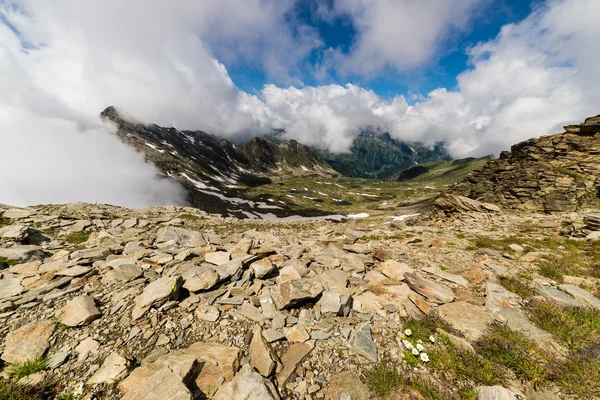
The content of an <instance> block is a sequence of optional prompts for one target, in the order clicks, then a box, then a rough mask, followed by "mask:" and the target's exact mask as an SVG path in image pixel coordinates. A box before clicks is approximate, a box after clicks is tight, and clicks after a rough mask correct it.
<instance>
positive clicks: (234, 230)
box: [0, 203, 600, 400]
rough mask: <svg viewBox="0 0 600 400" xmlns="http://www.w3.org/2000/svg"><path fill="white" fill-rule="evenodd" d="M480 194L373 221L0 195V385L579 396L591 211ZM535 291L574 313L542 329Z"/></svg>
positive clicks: (589, 312)
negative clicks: (479, 199) (550, 209)
mask: <svg viewBox="0 0 600 400" xmlns="http://www.w3.org/2000/svg"><path fill="white" fill-rule="evenodd" d="M480 211H481V212H477V211H472V210H471V211H469V212H465V213H461V214H454V215H453V216H451V217H446V216H443V215H440V214H431V215H429V216H427V217H414V218H412V219H407V220H405V221H397V222H393V223H391V224H384V222H382V221H379V220H367V221H351V222H348V223H334V222H326V221H318V222H306V221H304V222H286V223H282V222H279V223H276V222H269V221H256V220H237V219H234V218H223V217H220V216H215V215H208V214H206V213H204V212H202V211H199V210H197V209H191V208H177V207H154V208H149V209H142V210H129V209H124V208H119V207H111V206H99V205H90V204H83V203H76V204H69V205H65V206H38V207H32V208H27V209H14V208H9V207H0V215H2V217H1V218H0V240H1V241H0V278H1V279H0V354H1V356H0V358H1V359H2V360H3V363H4V365H3V371H2V374H1V379H0V393H2V390H1V387H2V386H1V385H7V384H8V383H7V382H18V385H23V386H18V387H26V386H27V385H33V387H35V388H40V389H39V390H40V393H41V391H42V390H45V392H44V393H50V392H51V393H52V394H45V395H44V396H48V397H43V398H54V396H56V398H60V399H73V398H86V399H117V398H122V399H127V400H132V399H178V400H179V399H182V400H183V399H186V400H187V399H199V398H207V399H221V400H225V399H245V400H249V399H280V398H283V399H336V400H338V399H343V400H348V399H371V398H375V396H376V395H377V396H391V397H392V398H396V399H420V398H424V399H438V398H440V399H445V398H449V399H469V398H476V397H477V396H478V398H479V399H516V398H520V399H523V398H527V399H565V398H598V397H597V396H599V395H600V388H599V387H598V386H599V384H598V381H594V379H595V377H600V366H599V365H598V362H597V361H594V360H595V358H596V357H598V356H599V355H600V340H599V339H600V317H598V316H599V315H600V300H599V299H598V298H597V297H595V296H594V295H597V294H598V277H600V271H599V267H598V261H599V260H600V258H596V255H597V253H594V252H596V251H597V250H598V249H599V247H595V244H594V243H597V242H594V241H593V240H594V239H596V240H597V239H598V237H599V233H600V232H598V231H599V230H600V218H598V217H596V216H594V215H593V213H592V212H589V211H588V212H586V211H581V212H579V213H573V214H562V215H558V216H552V215H542V214H530V215H525V216H523V215H518V214H504V213H501V212H499V210H498V209H496V208H494V207H491V209H488V208H486V207H483V208H481V209H480ZM584 218H585V220H584ZM594 232H595V233H594ZM561 235H563V236H561ZM564 235H568V236H564ZM572 236H578V237H580V239H575V238H573V237H572ZM588 239H589V240H588ZM590 252H591V253H590ZM575 256H577V257H579V258H574V257H575ZM561 260H562V261H564V262H562V261H561ZM555 264H556V265H555ZM571 267H573V268H571ZM575 267H576V268H575ZM561 268H562V269H561ZM544 307H557V308H556V310H560V313H562V312H565V313H567V314H565V315H571V314H568V313H569V312H581V313H584V315H585V318H587V319H584V317H582V319H581V320H576V321H574V323H575V324H576V325H575V326H578V328H577V329H571V330H570V332H562V331H557V330H556V326H558V325H561V324H557V323H556V321H554V320H551V321H549V320H548V319H549V318H553V316H552V313H549V315H542V314H540V311H539V310H543V309H544ZM577 310H579V311H577ZM560 313H554V314H556V315H559V314H560ZM560 315H562V314H560ZM565 318H566V317H565ZM594 318H597V319H594ZM590 321H591V322H590ZM594 321H596V322H597V323H598V324H597V325H594V323H596V322H594ZM572 322H573V321H571V320H568V319H565V322H564V324H563V325H565V326H566V327H567V328H568V327H569V325H568V323H572ZM588 322H589V323H588ZM503 329H504V330H503ZM578 329H580V330H581V332H582V333H583V334H584V335H583V336H578V337H576V338H574V337H572V336H569V334H572V333H573V331H577V330H578ZM499 332H500V333H502V332H504V334H505V335H504V336H494V335H500V333H499ZM507 332H508V333H507ZM514 332H516V333H514ZM508 338H511V340H512V341H507V340H508ZM500 339H502V340H504V341H501V340H500ZM494 340H496V342H495V341H494ZM494 346H496V347H494ZM498 346H500V347H501V349H503V350H502V351H500V352H498V351H495V350H494V349H497V348H498ZM502 346H505V347H502ZM511 346H512V347H511ZM518 346H522V347H523V346H524V347H523V348H524V349H525V348H526V351H525V350H523V352H521V350H520V349H521V347H518ZM507 354H508V355H513V356H514V357H515V360H517V361H514V360H513V359H508V358H507V357H502V355H507ZM499 355H500V356H499ZM519 357H521V358H519ZM519 360H520V361H519ZM569 362H572V363H573V364H569ZM531 363H533V364H531ZM35 365H37V367H35ZM525 365H527V366H531V365H533V366H534V367H536V368H533V367H531V368H525V367H524V366H525ZM582 365H583V366H584V367H585V370H584V371H585V372H583V373H579V372H577V373H578V374H579V375H577V376H576V377H575V378H573V376H572V373H571V372H572V371H573V370H574V369H575V368H580V367H581V366H582ZM569 366H570V367H569ZM553 368H557V369H555V370H553ZM561 368H562V369H561ZM532 371H533V372H532ZM545 371H548V373H546V372H545ZM595 371H596V372H595ZM534 372H535V373H534ZM595 373H596V374H597V375H594V374H595ZM586 379H587V380H588V381H586ZM590 379H591V381H590ZM577 383H579V385H578V384H577ZM581 384H583V386H585V387H584V388H581V387H580V386H582V385H581ZM15 387H17V386H15ZM42 388H43V389H42ZM436 396H437V397H436ZM7 398H8V397H7ZM13 398H15V397H13ZM16 398H18V397H16ZM24 398H25V397H24ZM32 398H33V397H32Z"/></svg>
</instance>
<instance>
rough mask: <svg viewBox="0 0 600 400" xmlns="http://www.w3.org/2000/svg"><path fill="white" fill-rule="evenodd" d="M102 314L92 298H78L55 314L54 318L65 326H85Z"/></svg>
mask: <svg viewBox="0 0 600 400" xmlns="http://www.w3.org/2000/svg"><path fill="white" fill-rule="evenodd" d="M101 315H102V314H101V313H100V311H99V310H98V308H96V303H95V302H94V298H93V297H92V296H79V297H75V298H74V299H73V300H71V301H69V302H68V303H67V304H66V305H65V306H64V307H63V308H61V309H60V310H58V311H57V312H56V318H58V320H59V321H60V322H61V323H63V324H65V325H67V326H82V325H87V324H89V323H90V322H92V321H93V320H95V319H96V318H98V317H100V316H101Z"/></svg>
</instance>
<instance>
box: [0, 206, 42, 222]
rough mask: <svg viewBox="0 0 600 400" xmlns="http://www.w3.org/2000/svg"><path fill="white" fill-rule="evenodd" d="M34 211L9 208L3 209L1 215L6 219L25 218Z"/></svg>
mask: <svg viewBox="0 0 600 400" xmlns="http://www.w3.org/2000/svg"><path fill="white" fill-rule="evenodd" d="M34 213H35V210H28V209H26V208H11V209H9V210H6V211H4V214H2V216H3V217H4V218H8V219H21V218H27V217H29V216H31V215H32V214H34Z"/></svg>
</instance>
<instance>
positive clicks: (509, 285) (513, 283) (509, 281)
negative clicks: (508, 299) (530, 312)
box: [499, 276, 535, 299]
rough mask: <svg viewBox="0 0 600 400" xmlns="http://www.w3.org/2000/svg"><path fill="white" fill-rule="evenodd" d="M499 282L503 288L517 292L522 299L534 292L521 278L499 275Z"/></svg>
mask: <svg viewBox="0 0 600 400" xmlns="http://www.w3.org/2000/svg"><path fill="white" fill-rule="evenodd" d="M499 282H500V284H501V285H502V286H504V288H506V289H507V290H510V291H511V292H513V293H515V294H518V295H519V296H521V297H522V298H524V299H528V298H530V297H532V296H533V295H534V294H535V291H534V290H533V288H532V287H530V286H529V285H528V284H526V283H523V281H522V280H520V279H518V278H513V277H507V276H501V277H500V279H499Z"/></svg>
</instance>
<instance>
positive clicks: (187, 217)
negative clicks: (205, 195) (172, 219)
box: [177, 213, 199, 220]
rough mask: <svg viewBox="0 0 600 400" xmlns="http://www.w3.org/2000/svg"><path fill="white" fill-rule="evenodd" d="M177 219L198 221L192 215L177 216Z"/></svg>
mask: <svg viewBox="0 0 600 400" xmlns="http://www.w3.org/2000/svg"><path fill="white" fill-rule="evenodd" d="M177 218H179V219H189V220H194V219H199V218H198V217H197V216H195V215H193V214H187V213H186V214H179V215H178V216H177Z"/></svg>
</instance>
